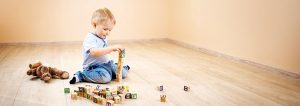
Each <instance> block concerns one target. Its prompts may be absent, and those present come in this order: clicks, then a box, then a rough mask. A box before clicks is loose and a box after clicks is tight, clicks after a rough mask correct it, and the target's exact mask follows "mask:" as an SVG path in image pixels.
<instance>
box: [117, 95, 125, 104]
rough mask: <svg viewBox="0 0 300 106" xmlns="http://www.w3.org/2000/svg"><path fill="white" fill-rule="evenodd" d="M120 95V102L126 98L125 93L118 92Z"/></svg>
mask: <svg viewBox="0 0 300 106" xmlns="http://www.w3.org/2000/svg"><path fill="white" fill-rule="evenodd" d="M118 96H119V97H120V102H123V100H124V95H123V94H118Z"/></svg>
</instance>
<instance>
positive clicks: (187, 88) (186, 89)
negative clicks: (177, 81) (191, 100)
mask: <svg viewBox="0 0 300 106" xmlns="http://www.w3.org/2000/svg"><path fill="white" fill-rule="evenodd" d="M183 90H184V91H190V90H191V87H189V86H183Z"/></svg>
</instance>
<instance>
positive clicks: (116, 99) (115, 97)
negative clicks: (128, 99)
mask: <svg viewBox="0 0 300 106" xmlns="http://www.w3.org/2000/svg"><path fill="white" fill-rule="evenodd" d="M114 101H115V103H116V104H119V103H121V99H120V97H119V96H118V95H117V96H114Z"/></svg>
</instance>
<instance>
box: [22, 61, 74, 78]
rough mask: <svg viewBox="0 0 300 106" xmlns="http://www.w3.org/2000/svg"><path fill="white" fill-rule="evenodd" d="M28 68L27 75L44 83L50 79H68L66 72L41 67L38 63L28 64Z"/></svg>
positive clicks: (46, 66)
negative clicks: (35, 77)
mask: <svg viewBox="0 0 300 106" xmlns="http://www.w3.org/2000/svg"><path fill="white" fill-rule="evenodd" d="M29 68H30V69H29V70H28V71H27V75H33V76H37V77H39V78H41V80H43V81H45V82H49V81H50V80H51V79H52V78H55V79H68V78H69V73H68V72H67V71H62V70H59V69H57V68H53V67H49V66H48V65H43V64H42V63H41V62H40V61H37V62H36V63H32V64H29Z"/></svg>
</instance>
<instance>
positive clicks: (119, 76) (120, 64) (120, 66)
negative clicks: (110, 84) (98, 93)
mask: <svg viewBox="0 0 300 106" xmlns="http://www.w3.org/2000/svg"><path fill="white" fill-rule="evenodd" d="M124 57H125V50H122V51H121V52H119V59H118V66H117V74H116V81H117V82H121V81H122V69H123V58H124Z"/></svg>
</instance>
